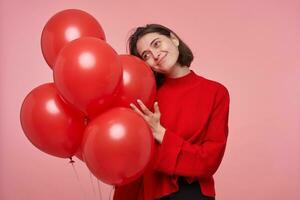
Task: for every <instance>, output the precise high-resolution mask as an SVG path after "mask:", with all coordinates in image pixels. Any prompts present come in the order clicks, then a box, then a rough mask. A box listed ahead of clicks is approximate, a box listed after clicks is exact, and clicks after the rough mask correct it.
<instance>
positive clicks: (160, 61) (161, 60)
mask: <svg viewBox="0 0 300 200" xmlns="http://www.w3.org/2000/svg"><path fill="white" fill-rule="evenodd" d="M166 56H167V54H165V55H164V56H163V57H162V58H161V59H160V60H159V61H158V63H157V64H158V65H160V64H161V63H162V62H163V61H164V59H165V57H166Z"/></svg>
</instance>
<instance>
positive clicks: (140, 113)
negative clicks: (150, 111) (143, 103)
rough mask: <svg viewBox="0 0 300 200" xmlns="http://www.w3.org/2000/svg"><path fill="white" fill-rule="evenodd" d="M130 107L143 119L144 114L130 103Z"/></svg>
mask: <svg viewBox="0 0 300 200" xmlns="http://www.w3.org/2000/svg"><path fill="white" fill-rule="evenodd" d="M130 107H131V108H132V109H133V110H134V111H135V112H137V113H138V114H139V115H141V116H142V117H144V114H143V113H142V112H141V111H140V110H139V109H138V108H137V107H136V106H135V105H134V104H133V103H131V104H130Z"/></svg>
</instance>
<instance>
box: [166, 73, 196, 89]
mask: <svg viewBox="0 0 300 200" xmlns="http://www.w3.org/2000/svg"><path fill="white" fill-rule="evenodd" d="M195 78H196V74H195V72H194V71H193V70H190V72H189V73H188V74H186V75H184V76H181V77H177V78H170V77H166V78H165V82H164V84H166V85H173V84H176V85H177V84H181V83H184V84H185V83H189V82H190V81H193V80H194V79H195Z"/></svg>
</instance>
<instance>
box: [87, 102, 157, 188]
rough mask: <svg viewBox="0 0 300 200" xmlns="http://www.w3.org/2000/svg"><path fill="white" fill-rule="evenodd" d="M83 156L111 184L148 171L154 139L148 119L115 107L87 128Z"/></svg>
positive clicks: (125, 181) (118, 183) (127, 180)
mask: <svg viewBox="0 0 300 200" xmlns="http://www.w3.org/2000/svg"><path fill="white" fill-rule="evenodd" d="M84 134H85V137H86V139H85V141H84V142H83V143H82V144H83V155H84V158H85V162H86V164H87V166H88V168H89V169H90V170H91V172H92V173H93V174H94V175H95V176H96V177H97V178H98V179H100V180H101V181H103V182H105V183H108V184H111V185H124V184H127V183H129V182H131V181H133V180H135V179H137V178H138V177H139V176H141V175H142V174H143V173H144V170H145V169H146V167H147V165H148V163H149V162H150V160H151V158H152V155H153V153H152V152H153V147H154V139H153V136H152V132H151V130H150V127H149V126H148V124H147V122H145V120H144V119H143V118H142V117H141V116H139V115H138V114H137V113H136V112H134V111H133V110H130V109H128V108H123V107H117V108H112V109H110V110H108V111H106V112H104V113H102V114H101V115H99V116H98V117H97V118H95V119H94V120H93V121H92V122H91V123H90V124H89V125H88V126H87V128H86V130H85V133H84Z"/></svg>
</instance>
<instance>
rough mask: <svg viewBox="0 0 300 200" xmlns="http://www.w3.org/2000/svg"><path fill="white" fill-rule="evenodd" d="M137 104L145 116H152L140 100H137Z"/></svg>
mask: <svg viewBox="0 0 300 200" xmlns="http://www.w3.org/2000/svg"><path fill="white" fill-rule="evenodd" d="M137 102H138V104H139V105H140V107H141V109H142V111H143V112H144V113H145V114H146V115H151V114H153V113H152V112H151V111H150V110H149V109H148V108H147V107H146V106H145V104H144V103H143V102H142V101H141V100H139V99H138V100H137Z"/></svg>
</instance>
